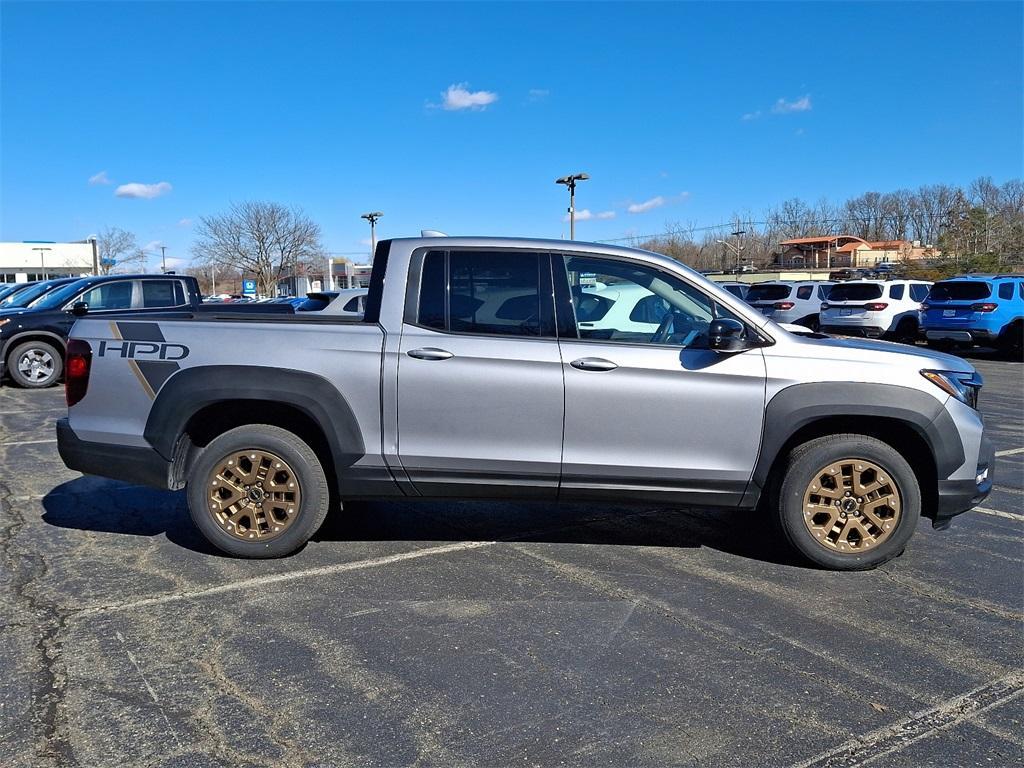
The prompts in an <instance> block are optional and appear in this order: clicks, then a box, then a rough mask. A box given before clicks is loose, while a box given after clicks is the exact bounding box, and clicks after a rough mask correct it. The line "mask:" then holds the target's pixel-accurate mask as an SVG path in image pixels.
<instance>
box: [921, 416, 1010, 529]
mask: <svg viewBox="0 0 1024 768" xmlns="http://www.w3.org/2000/svg"><path fill="white" fill-rule="evenodd" d="M995 465H996V452H995V447H994V446H993V445H992V443H991V441H990V440H989V439H988V438H987V437H985V436H984V435H982V438H981V450H980V451H979V453H978V468H977V470H976V474H975V477H974V479H973V480H940V481H939V487H938V503H937V505H936V508H935V516H934V517H933V518H932V527H933V528H948V527H949V525H950V523H951V522H952V520H953V518H954V517H956V516H957V515H960V514H963V513H964V512H969V511H970V510H972V509H974V507H976V506H978V505H979V504H981V502H983V501H984V500H985V499H986V497H987V496H988V495H989V493H991V492H992V481H993V478H994V475H995V468H996V466H995Z"/></svg>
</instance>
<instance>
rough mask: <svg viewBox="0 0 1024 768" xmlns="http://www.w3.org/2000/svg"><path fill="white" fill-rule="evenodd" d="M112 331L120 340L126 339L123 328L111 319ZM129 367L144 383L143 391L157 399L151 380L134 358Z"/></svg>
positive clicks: (152, 398)
mask: <svg viewBox="0 0 1024 768" xmlns="http://www.w3.org/2000/svg"><path fill="white" fill-rule="evenodd" d="M110 332H111V333H112V334H113V335H114V338H115V339H117V340H118V341H124V338H123V337H122V336H121V329H120V328H118V327H117V323H115V322H114V321H113V320H111V321H110ZM128 367H129V368H131V369H132V373H134V374H135V378H136V379H138V380H139V384H141V385H142V391H143V392H145V393H146V394H147V395H149V399H150V400H155V399H156V392H154V391H153V388H152V387H151V386H149V382H148V381H146V377H145V376H143V375H142V371H141V370H140V369H139V364H138V363H136V362H135V361H134V360H129V361H128Z"/></svg>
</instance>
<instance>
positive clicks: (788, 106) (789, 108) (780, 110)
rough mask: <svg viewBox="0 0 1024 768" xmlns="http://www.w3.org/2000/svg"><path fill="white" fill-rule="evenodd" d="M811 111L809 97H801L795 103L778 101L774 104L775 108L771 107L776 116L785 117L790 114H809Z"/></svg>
mask: <svg viewBox="0 0 1024 768" xmlns="http://www.w3.org/2000/svg"><path fill="white" fill-rule="evenodd" d="M810 110H811V95H810V94H807V95H806V96H801V97H800V98H799V99H797V100H796V101H786V100H785V99H779V100H778V101H776V102H775V106H773V107H772V112H773V113H775V114H776V115H786V114H789V113H790V112H809V111H810Z"/></svg>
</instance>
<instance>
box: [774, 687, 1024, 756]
mask: <svg viewBox="0 0 1024 768" xmlns="http://www.w3.org/2000/svg"><path fill="white" fill-rule="evenodd" d="M1021 693H1024V672H1014V673H1013V674H1012V675H1007V676H1006V677H1002V678H1000V679H998V680H993V681H992V682H991V683H986V684H985V685H983V686H981V687H980V688H975V689H974V690H973V691H969V692H968V693H965V694H963V695H962V696H957V697H956V698H955V699H950V700H949V701H945V702H943V703H941V704H939V705H937V706H935V707H932V708H931V709H924V710H921V711H920V712H916V713H915V714H913V715H911V716H910V717H907V718H904V719H902V720H897V721H896V722H895V723H893V724H892V725H887V726H885V727H884V728H879V729H878V730H875V731H871V732H869V733H865V734H863V735H862V736H855V737H853V738H852V739H850V740H849V741H845V742H843V743H842V744H840V745H839V746H838V747H835V748H834V749H830V750H829V751H828V752H823V753H822V754H820V755H817V756H816V757H812V758H811V759H810V760H805V761H804V762H802V763H797V764H796V765H794V766H793V767H792V768H854V766H858V765H867V764H868V763H871V762H874V761H875V760H877V759H879V758H880V757H885V756H886V755H889V754H892V753H893V752H899V751H900V750H903V749H906V748H907V747H909V746H910V745H912V744H915V743H916V742H918V741H921V740H922V739H927V738H928V737H929V736H933V735H934V734H936V733H938V732H940V731H944V730H947V729H949V728H952V727H954V726H955V725H957V724H959V723H961V722H963V721H964V720H969V719H970V718H972V717H977V716H978V715H980V714H981V713H983V712H986V711H987V710H989V709H992V708H993V707H997V706H999V705H1000V704H1005V703H1006V702H1008V701H1011V700H1012V699H1015V698H1016V697H1017V696H1020V694H1021Z"/></svg>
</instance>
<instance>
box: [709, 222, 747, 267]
mask: <svg viewBox="0 0 1024 768" xmlns="http://www.w3.org/2000/svg"><path fill="white" fill-rule="evenodd" d="M745 234H747V230H745V229H738V230H736V231H735V232H733V233H732V236H733V237H735V238H736V245H733V244H732V243H729V242H726V241H725V240H716V241H715V242H716V243H721V244H722V245H724V246H725V247H726V248H728V249H729V250H730V251H732V252H733V253H735V254H736V267H737V268H739V266H740V254H741V253H742V252H743V246H742V245H740V244H739V241H740V235H745Z"/></svg>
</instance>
